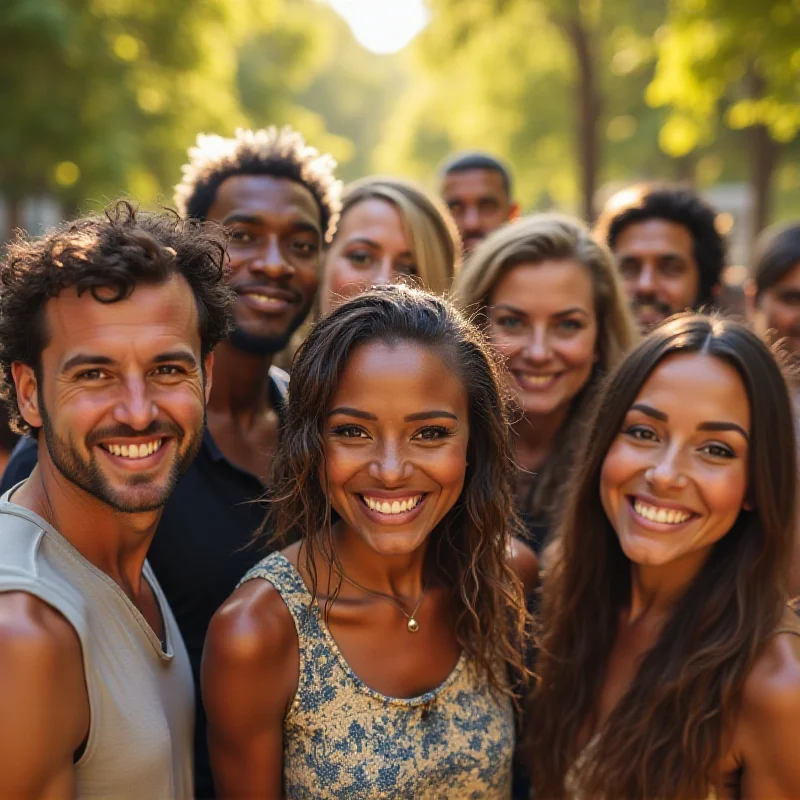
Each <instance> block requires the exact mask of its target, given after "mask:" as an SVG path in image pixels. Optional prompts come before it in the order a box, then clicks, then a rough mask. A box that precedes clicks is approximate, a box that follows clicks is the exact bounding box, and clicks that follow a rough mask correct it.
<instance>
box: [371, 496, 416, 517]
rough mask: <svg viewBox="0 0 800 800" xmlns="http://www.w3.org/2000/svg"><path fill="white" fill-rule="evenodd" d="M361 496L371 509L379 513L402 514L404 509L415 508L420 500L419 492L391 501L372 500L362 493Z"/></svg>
mask: <svg viewBox="0 0 800 800" xmlns="http://www.w3.org/2000/svg"><path fill="white" fill-rule="evenodd" d="M362 497H363V498H364V502H365V503H366V504H367V505H368V506H369V507H370V508H371V509H372V510H373V511H377V512H378V513H379V514H402V513H403V512H404V511H411V509H412V508H415V507H416V506H417V505H418V504H419V501H420V500H422V495H421V494H418V495H416V496H414V497H407V498H405V499H403V500H393V501H392V502H391V503H389V502H388V501H386V500H374V499H373V498H371V497H367V496H366V495H362Z"/></svg>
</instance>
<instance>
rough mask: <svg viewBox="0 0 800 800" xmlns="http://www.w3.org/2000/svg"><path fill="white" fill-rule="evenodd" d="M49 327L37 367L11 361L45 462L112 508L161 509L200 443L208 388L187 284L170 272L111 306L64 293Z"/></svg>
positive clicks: (48, 313)
mask: <svg viewBox="0 0 800 800" xmlns="http://www.w3.org/2000/svg"><path fill="white" fill-rule="evenodd" d="M44 324H45V325H46V330H47V332H48V339H49V341H48V344H47V346H46V347H45V348H44V350H43V351H42V356H41V367H40V369H39V370H37V371H36V372H35V371H34V370H33V369H32V368H31V367H29V366H27V365H23V364H21V363H19V362H16V363H15V364H14V366H13V373H14V380H15V381H16V385H17V392H18V398H19V403H20V411H21V412H22V414H23V416H24V418H25V420H26V421H27V422H28V423H29V424H30V425H32V426H34V427H43V428H44V435H45V440H46V443H47V451H46V453H44V454H40V459H42V460H43V459H49V460H50V461H52V463H53V464H54V465H55V466H56V467H57V469H58V471H59V472H60V473H61V474H62V475H63V476H64V477H65V478H66V479H67V480H68V481H69V482H71V483H72V484H74V485H75V486H77V487H78V488H79V489H80V490H82V491H83V492H86V493H88V494H89V495H91V496H93V497H95V498H97V499H98V500H100V501H101V502H103V503H106V504H107V505H109V506H110V507H111V508H113V509H114V510H115V511H120V512H123V513H138V512H144V511H153V510H155V509H158V508H160V507H161V506H163V504H164V503H165V502H166V500H167V497H169V494H170V493H171V491H172V489H173V488H174V487H175V484H176V482H177V481H178V478H179V477H180V476H181V475H182V474H183V472H185V470H186V469H187V468H188V466H189V464H190V463H191V462H192V460H193V459H194V456H195V455H196V453H197V450H198V448H199V447H200V443H201V441H202V437H203V423H204V413H205V401H206V391H207V389H208V388H209V385H210V381H204V378H203V369H202V366H203V365H202V362H201V345H200V333H199V330H198V316H197V308H196V306H195V301H194V296H193V294H192V290H191V288H190V287H189V284H188V283H187V282H186V280H185V279H184V278H183V277H181V276H173V277H172V278H171V279H170V280H169V281H167V282H166V283H164V284H161V285H140V286H138V287H136V289H135V290H134V291H133V293H132V294H131V296H130V297H129V298H127V299H125V300H121V301H119V302H115V303H100V302H98V301H97V300H95V299H94V298H93V297H92V296H91V294H90V293H89V292H85V293H84V294H83V295H81V296H80V297H79V296H78V295H77V293H76V292H75V290H74V289H70V290H65V291H63V292H62V293H61V294H60V295H59V296H58V297H56V298H53V299H51V300H49V301H48V302H47V305H46V306H45V313H44ZM211 364H212V360H211V357H210V356H209V357H208V358H207V360H206V365H205V366H206V370H207V371H208V372H207V374H209V375H210V368H211ZM37 373H38V374H39V375H40V376H41V381H40V382H39V381H38V380H37V377H36V375H37Z"/></svg>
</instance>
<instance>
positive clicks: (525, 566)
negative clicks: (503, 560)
mask: <svg viewBox="0 0 800 800" xmlns="http://www.w3.org/2000/svg"><path fill="white" fill-rule="evenodd" d="M508 564H509V566H510V567H511V569H512V570H514V573H515V574H516V576H517V577H518V578H519V579H520V580H521V581H522V585H523V586H524V587H525V593H526V594H530V593H531V592H532V591H533V590H534V589H535V588H536V584H537V581H538V579H539V559H538V558H537V557H536V553H534V552H533V549H532V548H531V547H529V546H528V545H527V544H525V542H523V541H522V540H521V539H518V538H516V537H512V538H511V541H510V543H509V545H508Z"/></svg>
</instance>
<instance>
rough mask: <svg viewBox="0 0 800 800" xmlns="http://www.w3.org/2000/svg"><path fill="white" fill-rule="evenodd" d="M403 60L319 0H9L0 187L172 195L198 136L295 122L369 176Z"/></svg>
mask: <svg viewBox="0 0 800 800" xmlns="http://www.w3.org/2000/svg"><path fill="white" fill-rule="evenodd" d="M402 73H403V67H402V58H400V59H393V58H382V57H379V56H374V55H372V54H371V53H368V52H367V51H365V50H364V49H363V48H362V47H361V46H360V45H358V44H357V43H356V42H355V40H354V39H353V36H352V34H351V33H350V29H349V28H348V27H347V25H346V24H345V23H344V22H343V20H341V19H340V18H339V17H338V15H336V14H335V13H334V12H333V11H332V10H331V9H330V8H329V7H328V6H327V5H326V4H323V3H321V2H319V0H289V1H288V2H285V1H284V0H170V2H162V1H161V0H4V2H3V3H0V104H2V106H1V107H2V108H3V109H4V114H3V124H2V125H0V194H3V195H5V196H6V197H8V198H9V199H10V200H11V202H12V205H13V204H14V203H15V202H17V201H18V200H20V199H21V198H22V197H24V196H26V195H29V194H38V193H46V194H50V195H53V196H55V197H57V198H58V199H60V200H61V201H62V202H64V204H65V205H66V208H67V210H69V211H74V210H76V209H77V208H78V207H93V208H96V207H98V206H101V205H102V204H103V203H104V202H105V201H107V200H108V199H110V198H112V197H114V196H116V195H118V194H119V193H121V192H126V193H129V194H130V195H131V196H132V197H134V198H135V199H136V200H138V201H140V202H142V203H143V204H144V205H153V204H155V203H156V202H163V203H166V204H169V203H171V198H172V186H173V185H174V184H175V183H176V182H177V181H178V179H179V175H180V166H181V164H182V163H184V161H185V157H186V149H187V147H189V146H190V145H191V144H192V143H193V142H194V139H195V137H196V135H197V134H198V133H199V132H213V133H219V134H221V135H231V134H232V133H233V130H234V128H236V127H237V126H240V125H243V126H253V127H260V126H266V125H270V124H291V125H293V126H295V127H296V128H298V129H299V130H301V131H302V132H303V133H304V134H305V136H306V138H307V139H308V140H309V141H310V142H312V143H313V144H314V145H315V146H317V147H319V148H320V149H324V150H328V151H330V152H332V153H333V154H334V155H335V156H336V157H337V158H338V159H339V160H340V162H342V163H343V164H344V169H343V170H342V172H343V174H344V176H345V177H356V175H358V174H362V173H363V172H365V171H366V170H367V167H368V158H369V154H370V153H371V151H372V149H373V148H374V146H375V142H376V141H377V139H378V137H379V135H380V126H381V122H382V120H383V117H384V115H385V114H386V109H387V107H388V104H389V103H391V102H392V99H393V94H392V93H393V92H395V93H396V92H399V91H400V86H401V81H402Z"/></svg>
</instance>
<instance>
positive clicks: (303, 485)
mask: <svg viewBox="0 0 800 800" xmlns="http://www.w3.org/2000/svg"><path fill="white" fill-rule="evenodd" d="M369 342H387V343H396V342H398V343H399V342H410V343H415V344H419V345H422V346H424V347H429V348H432V349H433V350H435V351H436V352H437V354H439V355H440V356H441V358H442V360H443V363H444V365H446V368H449V369H452V370H453V371H454V373H455V374H456V375H458V376H459V377H460V378H461V380H462V382H463V385H464V390H465V391H466V393H467V396H468V408H469V442H468V446H467V447H468V449H467V462H468V464H467V469H466V476H465V481H464V488H463V490H462V492H461V495H460V496H459V498H458V500H457V501H456V503H455V505H454V506H453V508H452V509H451V510H450V511H449V512H448V513H447V514H446V515H445V517H444V519H443V520H442V521H441V522H440V523H439V524H438V525H437V526H436V528H435V529H434V530H433V532H432V533H431V534H430V540H429V545H428V551H427V554H428V555H427V558H428V561H427V563H426V571H428V574H429V576H431V577H434V576H435V578H436V579H437V580H439V581H441V582H442V583H444V584H445V585H446V586H448V587H449V588H450V589H451V590H452V596H453V602H454V604H455V606H456V610H457V622H456V637H457V640H458V643H459V644H460V646H461V647H462V648H463V650H464V652H465V653H466V654H467V656H468V657H469V658H470V659H471V661H472V662H473V663H474V664H475V666H476V667H477V669H478V672H479V673H481V674H482V676H483V677H484V678H485V679H486V680H488V682H489V683H490V685H491V686H493V687H494V688H495V689H498V690H499V691H501V692H503V693H504V694H508V695H512V687H511V686H510V685H509V681H508V678H507V675H506V674H505V671H504V666H507V667H509V668H510V669H511V671H512V674H514V675H515V676H517V675H526V674H527V671H526V668H525V666H524V659H523V647H524V641H525V629H526V621H527V617H526V610H525V601H524V595H523V590H522V585H521V583H520V581H519V580H518V579H517V577H516V575H515V574H514V573H513V572H512V570H511V569H510V567H509V566H508V563H507V550H508V546H509V543H510V538H511V536H512V534H513V533H514V531H515V526H516V525H517V524H518V523H517V522H516V518H515V516H514V512H513V502H512V494H511V480H512V478H513V467H512V462H511V458H510V443H509V434H508V421H509V420H508V413H507V405H506V401H505V399H504V394H503V392H504V390H503V381H502V377H501V373H500V371H499V367H498V364H497V363H496V361H495V358H494V355H493V351H492V349H491V348H490V347H489V346H488V345H487V343H486V342H485V340H484V339H483V336H482V335H481V334H480V332H479V331H478V330H477V329H476V328H474V327H473V326H472V325H471V324H470V323H469V322H467V321H466V320H465V319H464V318H463V317H462V316H461V314H460V313H459V312H458V311H457V310H456V309H455V307H454V306H452V305H451V304H450V303H449V302H447V301H446V300H444V299H442V298H441V297H438V296H435V295H432V294H428V293H426V292H424V291H422V290H419V289H415V288H411V287H408V286H402V285H392V286H384V287H377V288H373V289H371V290H369V291H367V292H364V293H362V294H360V295H358V296H356V297H355V298H353V299H351V300H348V301H346V302H344V303H342V304H341V305H340V306H338V307H337V308H336V309H335V310H334V311H333V312H331V313H330V314H329V315H328V316H327V317H325V318H323V319H322V320H321V321H320V322H319V323H318V324H317V325H316V326H315V327H314V328H313V329H312V331H311V333H310V334H309V336H308V338H307V339H306V341H305V342H304V343H303V345H302V346H301V347H300V349H299V350H298V352H297V355H296V357H295V360H294V363H293V366H292V380H291V383H290V385H289V397H288V403H287V407H286V416H285V421H284V424H283V426H282V428H281V432H280V436H279V441H278V445H277V451H276V454H275V458H274V464H275V468H274V474H273V477H272V482H271V485H272V488H271V490H270V494H269V497H268V498H267V505H268V511H267V519H266V521H265V525H264V530H266V531H270V530H271V531H273V532H274V536H275V538H276V539H277V542H278V543H280V544H284V543H286V542H289V541H297V540H303V541H305V542H311V543H313V545H314V546H311V547H304V548H303V550H304V552H305V566H306V569H307V572H308V575H309V576H310V580H311V583H312V585H311V587H310V588H311V593H312V595H313V596H315V597H316V594H317V588H318V586H317V564H316V563H315V558H317V557H318V555H315V554H322V557H323V558H325V559H326V560H327V561H328V562H329V563H330V564H332V565H333V567H334V570H333V571H334V572H338V573H339V575H341V565H340V564H339V561H338V558H337V556H336V548H335V546H334V540H333V535H332V522H333V516H334V513H335V512H333V511H332V509H331V505H330V501H329V499H328V497H329V492H328V489H327V479H326V477H325V475H326V471H325V457H324V451H323V431H324V425H325V420H326V417H327V413H328V410H329V409H330V406H331V403H332V401H333V398H334V395H335V393H336V389H337V386H338V384H339V381H340V379H341V376H342V373H343V372H344V370H345V368H346V366H347V363H348V361H349V360H350V357H351V356H352V354H353V353H354V351H355V350H356V348H358V347H361V346H363V345H365V344H367V343H369ZM443 368H445V367H443ZM339 586H341V581H340V582H339ZM337 591H338V589H336V588H335V587H334V590H333V592H332V594H331V597H332V600H330V601H329V602H334V601H335V597H336V593H337Z"/></svg>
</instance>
